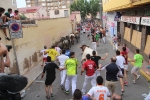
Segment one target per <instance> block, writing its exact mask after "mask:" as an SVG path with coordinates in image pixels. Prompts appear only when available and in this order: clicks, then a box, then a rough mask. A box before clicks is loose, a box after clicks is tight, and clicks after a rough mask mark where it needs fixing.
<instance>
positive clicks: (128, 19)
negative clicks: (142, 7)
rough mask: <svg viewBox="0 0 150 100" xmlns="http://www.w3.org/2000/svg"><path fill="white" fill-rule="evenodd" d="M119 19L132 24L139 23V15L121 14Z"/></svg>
mask: <svg viewBox="0 0 150 100" xmlns="http://www.w3.org/2000/svg"><path fill="white" fill-rule="evenodd" d="M121 21H122V22H127V23H133V24H140V17H132V16H121Z"/></svg>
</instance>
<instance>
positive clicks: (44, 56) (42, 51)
mask: <svg viewBox="0 0 150 100" xmlns="http://www.w3.org/2000/svg"><path fill="white" fill-rule="evenodd" d="M46 50H47V49H43V50H41V51H40V53H43V58H46V57H47V56H48V54H46V55H44V52H45V51H46Z"/></svg>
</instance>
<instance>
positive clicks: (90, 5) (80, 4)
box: [70, 0, 100, 19]
mask: <svg viewBox="0 0 150 100" xmlns="http://www.w3.org/2000/svg"><path fill="white" fill-rule="evenodd" d="M99 10H100V5H99V0H90V1H87V0H76V1H74V2H73V3H72V4H71V5H70V11H71V12H72V11H80V13H81V17H82V19H84V18H85V17H86V15H89V14H91V15H92V17H93V18H95V17H96V15H97V12H99Z"/></svg>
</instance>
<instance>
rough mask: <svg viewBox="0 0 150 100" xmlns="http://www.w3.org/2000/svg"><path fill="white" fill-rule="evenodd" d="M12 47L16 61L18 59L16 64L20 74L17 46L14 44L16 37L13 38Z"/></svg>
mask: <svg viewBox="0 0 150 100" xmlns="http://www.w3.org/2000/svg"><path fill="white" fill-rule="evenodd" d="M12 47H13V49H14V56H15V61H16V66H17V71H18V72H17V73H18V74H19V75H20V69H19V64H18V59H17V54H16V47H15V44H14V39H12Z"/></svg>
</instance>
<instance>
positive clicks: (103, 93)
mask: <svg viewBox="0 0 150 100" xmlns="http://www.w3.org/2000/svg"><path fill="white" fill-rule="evenodd" d="M87 94H88V95H90V96H92V97H94V98H95V99H96V100H107V97H108V96H110V92H109V90H108V88H107V87H105V86H94V87H92V88H91V89H90V91H89V92H88V93H87Z"/></svg>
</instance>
